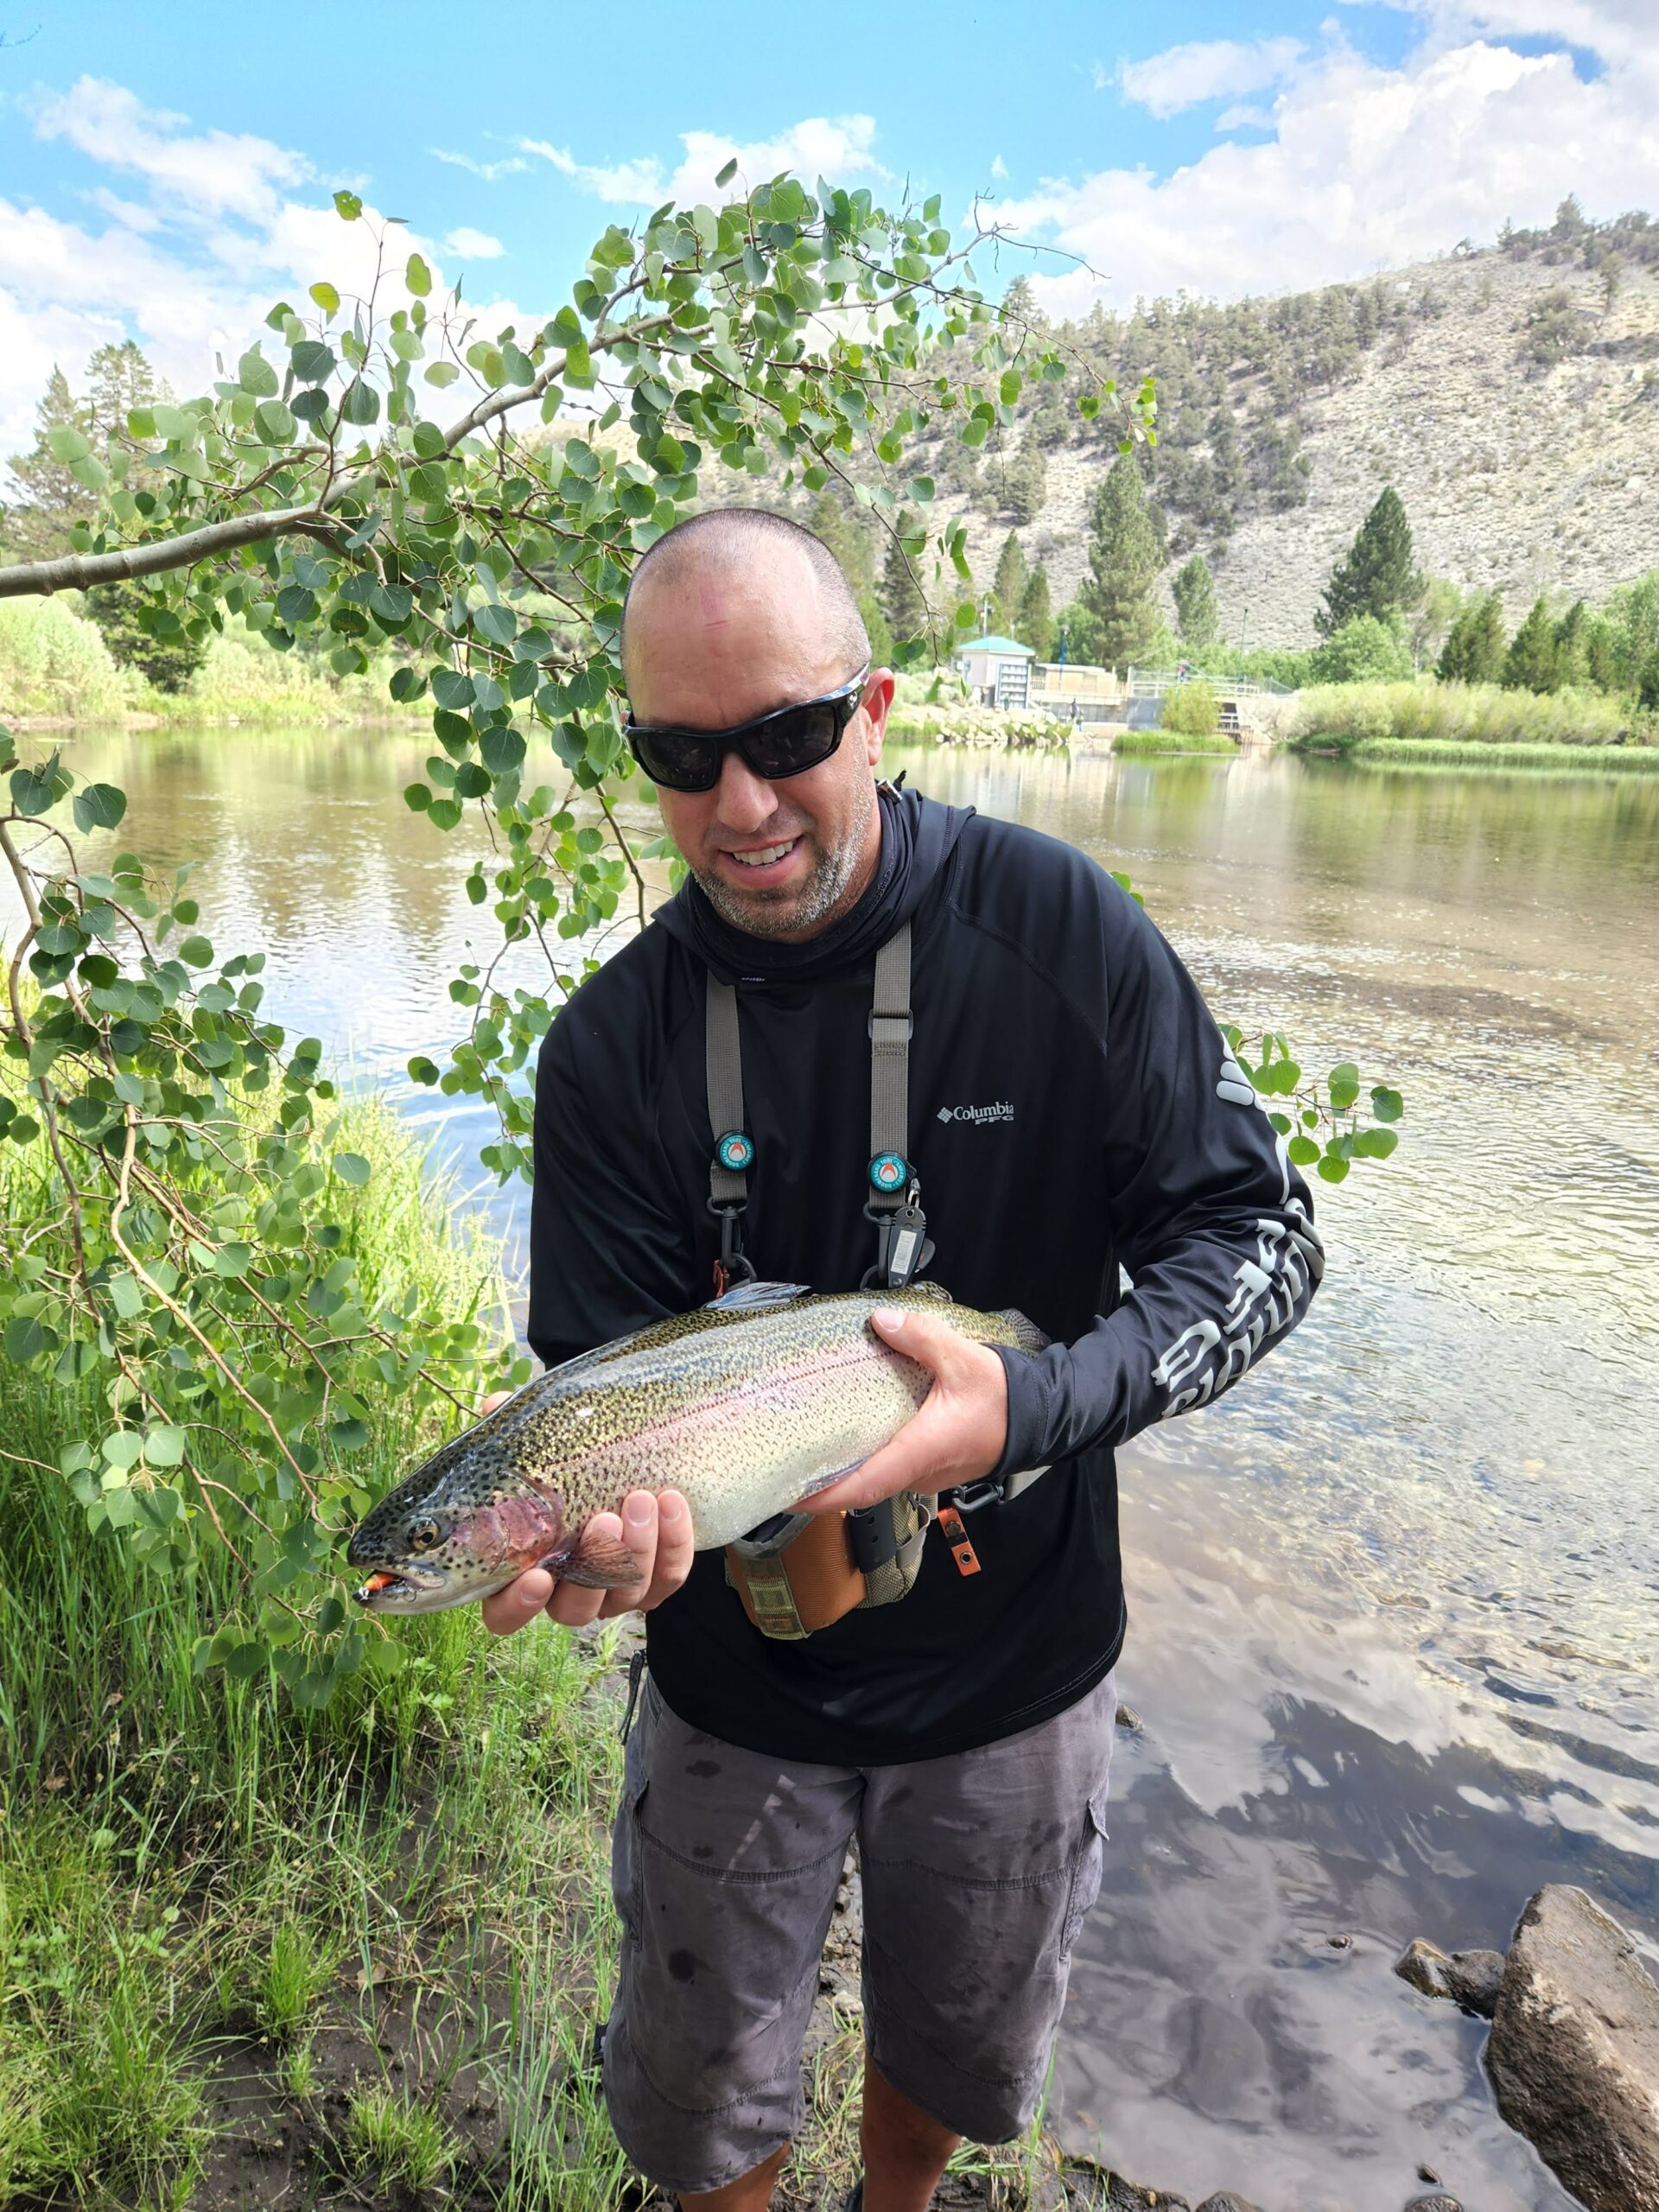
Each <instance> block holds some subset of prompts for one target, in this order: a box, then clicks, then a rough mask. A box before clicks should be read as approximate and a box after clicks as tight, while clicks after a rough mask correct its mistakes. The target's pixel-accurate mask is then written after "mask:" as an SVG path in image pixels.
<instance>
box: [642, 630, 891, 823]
mask: <svg viewBox="0 0 1659 2212" xmlns="http://www.w3.org/2000/svg"><path fill="white" fill-rule="evenodd" d="M869 673H870V664H869V663H868V661H866V662H865V664H864V665H863V667H862V668H861V669H860V670H859V671H858V674H857V675H856V676H855V677H853V678H852V680H851V682H850V683H843V684H842V686H841V688H840V690H836V691H826V692H825V693H824V694H823V697H822V698H819V699H803V700H802V701H800V702H799V703H798V705H796V706H793V707H779V708H777V709H774V711H773V712H772V713H771V714H769V715H757V716H756V718H755V720H754V721H752V722H739V723H738V724H737V725H736V727H735V728H733V729H675V728H668V727H666V726H664V727H655V726H653V725H652V724H651V723H649V722H637V721H634V719H633V717H632V715H629V717H628V721H627V739H628V744H629V746H630V747H631V748H632V753H633V757H634V759H635V760H637V761H638V762H639V766H641V767H642V768H643V769H644V770H645V773H646V774H647V775H648V776H649V777H650V778H651V780H652V783H653V784H662V785H665V786H666V788H667V789H668V790H670V791H713V789H714V788H715V785H716V784H717V783H718V782H719V781H720V772H721V767H722V766H724V764H725V760H726V755H727V754H728V753H741V755H742V758H743V763H744V766H746V767H747V768H750V769H752V770H753V772H754V773H755V774H756V775H757V776H764V777H765V779H766V781H767V782H768V783H769V784H775V783H779V782H781V781H782V779H784V778H785V776H800V775H804V773H805V772H806V771H807V770H808V769H809V768H816V767H817V766H818V764H819V762H820V761H821V760H828V759H829V755H830V754H831V753H833V752H834V751H835V749H836V747H837V746H838V745H839V744H840V743H841V741H842V737H843V736H844V735H845V734H846V730H847V725H848V723H849V721H851V720H852V719H853V716H854V715H855V714H856V713H857V712H858V709H859V707H860V705H861V702H862V701H863V697H864V685H865V683H866V681H867V679H868V676H869Z"/></svg>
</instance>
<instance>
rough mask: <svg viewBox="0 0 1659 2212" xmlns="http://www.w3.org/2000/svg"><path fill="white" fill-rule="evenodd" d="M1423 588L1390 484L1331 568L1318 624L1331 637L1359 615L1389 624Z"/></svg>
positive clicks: (1406, 526)
mask: <svg viewBox="0 0 1659 2212" xmlns="http://www.w3.org/2000/svg"><path fill="white" fill-rule="evenodd" d="M1420 589H1421V585H1420V583H1419V580H1418V578H1417V576H1416V575H1415V573H1414V570H1413V568H1412V565H1411V524H1409V523H1408V521H1407V520H1406V511H1405V508H1404V507H1403V506H1402V505H1401V501H1400V494H1399V493H1397V492H1396V491H1395V489H1394V486H1392V485H1388V486H1385V487H1384V489H1383V492H1382V493H1380V495H1379V496H1378V499H1377V501H1376V505H1375V506H1373V508H1372V509H1371V511H1370V514H1368V515H1367V516H1366V518H1365V519H1364V521H1363V523H1361V524H1360V526H1359V529H1358V531H1357V532H1356V534H1355V537H1354V542H1353V543H1352V544H1351V546H1350V547H1349V549H1348V550H1347V552H1346V553H1344V556H1343V557H1342V559H1341V560H1340V561H1338V563H1337V565H1336V567H1335V568H1334V569H1332V572H1331V581H1330V582H1329V583H1328V584H1327V585H1326V586H1325V605H1324V606H1323V607H1321V608H1320V610H1319V613H1317V614H1316V615H1315V616H1314V618H1313V622H1314V627H1315V628H1316V629H1317V630H1318V631H1319V635H1320V636H1321V637H1322V638H1328V637H1329V636H1330V635H1331V632H1332V631H1333V630H1338V629H1340V628H1341V626H1342V625H1343V624H1344V622H1351V620H1353V618H1354V616H1355V615H1356V614H1375V615H1376V619H1377V620H1378V621H1379V622H1386V621H1388V620H1389V617H1390V616H1392V615H1396V614H1403V613H1405V612H1406V609H1407V608H1408V607H1410V606H1411V604H1412V602H1413V601H1414V600H1415V598H1416V597H1417V594H1418V592H1419V590H1420Z"/></svg>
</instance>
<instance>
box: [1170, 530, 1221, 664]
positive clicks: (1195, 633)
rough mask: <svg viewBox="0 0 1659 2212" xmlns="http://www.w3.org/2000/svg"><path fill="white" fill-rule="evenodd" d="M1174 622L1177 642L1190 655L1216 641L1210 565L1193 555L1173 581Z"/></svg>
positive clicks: (1212, 579)
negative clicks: (1178, 632) (1179, 638)
mask: <svg viewBox="0 0 1659 2212" xmlns="http://www.w3.org/2000/svg"><path fill="white" fill-rule="evenodd" d="M1174 591H1175V619H1176V622H1177V625H1178V626H1179V630H1180V633H1181V643H1182V644H1183V645H1185V646H1186V648H1187V649H1188V651H1189V652H1202V651H1203V650H1204V648H1205V645H1213V644H1214V643H1215V639H1216V629H1217V623H1216V585H1215V579H1214V577H1213V576H1211V574H1210V564H1209V563H1208V562H1207V561H1206V560H1205V557H1204V556H1203V554H1202V553H1195V554H1194V555H1193V556H1192V559H1191V560H1190V561H1189V562H1188V563H1187V564H1186V566H1185V568H1184V569H1181V570H1180V571H1179V574H1178V575H1177V576H1176V578H1175V584H1174Z"/></svg>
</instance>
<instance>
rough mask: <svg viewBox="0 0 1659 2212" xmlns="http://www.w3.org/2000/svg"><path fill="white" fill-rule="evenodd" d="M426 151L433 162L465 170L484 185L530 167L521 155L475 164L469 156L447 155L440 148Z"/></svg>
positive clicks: (506, 156)
mask: <svg viewBox="0 0 1659 2212" xmlns="http://www.w3.org/2000/svg"><path fill="white" fill-rule="evenodd" d="M426 150H427V152H428V153H429V154H430V155H431V156H432V158H433V160H434V161H435V162H448V164H449V166H450V168H456V169H466V170H467V172H468V173H469V174H470V175H473V176H481V177H482V178H483V180H484V181H485V182H486V184H493V183H494V182H495V180H496V179H497V177H499V176H512V175H516V174H517V173H518V171H519V170H521V169H527V168H529V167H530V163H529V162H527V161H526V160H525V159H524V156H523V155H522V154H508V155H505V156H504V157H503V158H502V159H501V160H500V161H499V162H475V161H474V159H473V157H472V156H471V155H470V154H451V153H447V152H446V151H445V150H444V149H443V148H442V146H429V147H428V148H427V149H426Z"/></svg>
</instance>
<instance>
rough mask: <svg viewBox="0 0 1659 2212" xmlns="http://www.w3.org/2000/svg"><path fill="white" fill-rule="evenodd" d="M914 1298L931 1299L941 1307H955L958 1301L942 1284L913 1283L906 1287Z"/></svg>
mask: <svg viewBox="0 0 1659 2212" xmlns="http://www.w3.org/2000/svg"><path fill="white" fill-rule="evenodd" d="M906 1290H907V1291H908V1292H909V1294H910V1295H911V1296H912V1298H931V1299H932V1300H934V1301H935V1302H936V1303H937V1304H938V1305H940V1306H954V1305H955V1304H956V1302H957V1301H956V1299H955V1298H954V1297H953V1296H952V1294H951V1293H950V1291H948V1290H947V1289H946V1288H945V1287H944V1284H943V1283H942V1282H912V1283H907V1284H906Z"/></svg>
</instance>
